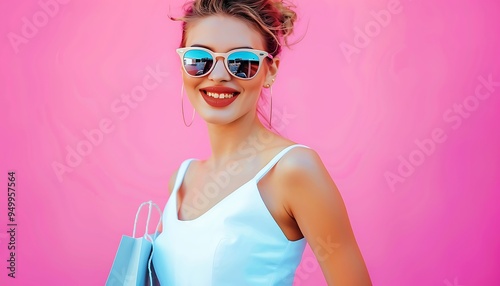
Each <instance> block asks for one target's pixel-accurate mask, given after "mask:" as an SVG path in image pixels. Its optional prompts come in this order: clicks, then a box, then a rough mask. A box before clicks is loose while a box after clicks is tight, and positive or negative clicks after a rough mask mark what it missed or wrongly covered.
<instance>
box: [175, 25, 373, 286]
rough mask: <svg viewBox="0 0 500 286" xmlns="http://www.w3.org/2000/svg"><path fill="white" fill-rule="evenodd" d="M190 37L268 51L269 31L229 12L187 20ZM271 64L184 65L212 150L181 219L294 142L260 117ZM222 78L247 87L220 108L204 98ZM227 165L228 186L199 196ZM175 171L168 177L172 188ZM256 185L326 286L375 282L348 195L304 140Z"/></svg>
mask: <svg viewBox="0 0 500 286" xmlns="http://www.w3.org/2000/svg"><path fill="white" fill-rule="evenodd" d="M186 36H187V37H186V46H192V45H202V46H205V47H207V48H209V49H211V50H212V51H214V52H228V51H230V50H232V49H235V48H238V47H251V48H254V49H259V50H265V46H264V42H263V37H262V35H261V34H260V33H259V32H258V31H257V30H255V29H254V28H253V27H252V26H251V25H249V24H247V23H246V22H244V21H242V20H240V19H237V18H234V17H230V16H222V15H215V16H210V17H206V18H203V19H200V20H197V21H196V22H194V23H191V24H190V25H189V26H188V30H187V34H186ZM266 63H267V64H265V65H264V66H263V67H262V68H261V70H260V71H259V73H258V74H257V76H256V77H255V78H253V79H252V80H247V81H245V80H239V79H237V78H235V77H233V76H231V75H230V74H229V73H228V72H227V70H226V69H225V67H224V64H223V60H222V59H218V61H217V63H216V66H215V68H214V70H213V71H212V72H211V73H210V74H209V75H207V76H205V77H201V78H192V77H189V76H187V75H186V74H185V73H184V72H183V71H182V70H181V72H182V76H183V81H184V86H185V90H186V93H187V96H188V98H189V100H190V102H191V104H192V105H193V107H194V108H195V109H196V112H197V114H198V115H199V117H201V118H202V119H203V120H204V121H205V122H206V124H207V128H208V134H209V138H210V145H211V150H212V154H211V155H210V157H209V158H207V159H205V160H198V161H193V162H192V163H191V164H190V166H189V168H188V170H187V172H186V175H185V177H184V181H183V182H182V185H181V187H180V189H179V190H178V197H177V198H175V199H177V202H178V205H180V206H181V207H180V209H179V210H178V218H179V219H180V220H192V219H196V218H197V217H199V216H201V215H203V214H204V213H205V212H206V211H208V210H209V209H210V208H212V207H213V206H214V205H216V204H217V203H218V202H220V201H221V200H222V199H224V198H225V197H226V196H227V195H228V194H230V193H231V192H233V191H234V190H236V189H237V188H238V187H240V186H241V185H243V184H244V183H246V182H247V181H248V180H250V179H251V178H253V177H254V176H255V174H256V173H257V172H258V171H259V170H260V169H261V168H262V167H263V166H264V165H265V164H267V163H268V162H269V161H270V160H271V158H272V157H274V156H275V155H276V154H277V153H278V152H279V151H281V150H282V149H284V148H285V147H287V146H290V145H292V144H295V142H293V141H290V140H288V139H286V138H283V137H281V136H279V135H276V134H274V133H273V132H271V131H269V130H267V129H266V128H265V127H264V126H263V125H262V124H261V122H260V121H259V119H258V118H257V112H256V110H257V100H258V98H259V96H260V93H261V90H262V88H264V86H265V85H267V84H269V85H272V84H273V79H275V78H276V75H277V72H278V68H279V58H275V59H274V60H273V61H267V62H266ZM216 85H222V86H228V87H231V88H234V89H236V90H238V91H240V92H241V93H240V95H239V96H238V98H237V99H236V100H235V101H234V102H233V103H232V104H230V105H229V106H227V107H224V108H214V107H211V106H210V105H208V104H207V103H206V102H205V101H204V100H203V98H202V97H201V95H200V93H199V89H200V88H204V87H207V86H216ZM259 136H260V137H259ZM255 138H266V140H255ZM245 142H246V143H247V145H245V146H250V148H254V150H255V151H256V155H255V156H252V157H249V155H248V154H242V152H241V148H240V149H238V148H239V147H240V146H241V144H242V143H245ZM249 142H251V143H249ZM228 164H233V165H232V166H237V168H236V170H237V171H238V175H237V176H231V177H230V179H229V183H228V184H227V186H226V187H225V188H222V189H221V190H220V192H218V193H217V196H216V197H215V198H210V199H209V200H208V203H205V204H200V203H198V202H199V200H198V199H199V198H200V196H203V195H202V193H201V191H200V190H203V189H204V186H206V184H207V183H210V182H213V178H212V177H211V176H210V175H209V174H211V173H212V174H218V173H220V172H223V171H227V170H228V166H229V165H228ZM177 172H178V171H175V172H174V174H172V176H171V178H170V182H169V188H170V191H171V192H172V190H173V186H174V182H175V177H176V176H177ZM258 189H259V192H260V194H261V197H262V200H263V201H264V203H265V204H266V206H267V208H268V209H269V212H270V213H271V215H272V216H273V218H274V219H275V221H276V223H277V224H278V226H279V227H280V228H281V230H282V231H283V235H284V237H286V239H288V240H291V241H295V240H298V239H301V238H302V237H305V238H306V240H307V242H308V243H309V245H310V246H311V248H312V250H313V251H314V253H315V255H316V258H317V259H318V262H319V264H320V266H321V269H322V271H323V273H324V275H325V279H326V281H327V282H328V285H356V286H362V285H371V281H370V277H369V275H368V271H367V269H366V266H365V263H364V260H363V257H362V255H361V252H360V250H359V248H358V245H357V243H356V240H355V237H354V234H353V231H352V228H351V225H350V222H349V218H348V215H347V211H346V208H345V205H344V202H343V200H342V197H341V195H340V193H339V191H338V189H337V186H336V185H335V183H334V182H333V180H332V179H331V177H330V175H329V173H328V171H327V169H326V168H325V166H324V164H323V163H322V161H321V159H320V157H319V155H318V154H317V153H316V151H314V150H312V149H307V148H300V147H298V148H294V149H292V150H290V151H289V152H288V153H287V154H285V155H284V156H283V157H282V158H281V159H280V160H279V161H278V163H277V164H276V165H275V166H274V167H273V168H272V169H271V170H270V171H269V172H268V173H267V174H266V175H265V176H264V177H263V178H262V179H261V180H260V181H259V183H258Z"/></svg>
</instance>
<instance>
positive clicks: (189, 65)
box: [177, 47, 273, 80]
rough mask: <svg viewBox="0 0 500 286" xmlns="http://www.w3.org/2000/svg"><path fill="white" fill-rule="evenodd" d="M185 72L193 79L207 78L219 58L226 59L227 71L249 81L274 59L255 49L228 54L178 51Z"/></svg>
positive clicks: (233, 51) (193, 49) (234, 51)
mask: <svg viewBox="0 0 500 286" xmlns="http://www.w3.org/2000/svg"><path fill="white" fill-rule="evenodd" d="M177 53H178V54H179V56H180V57H181V61H182V66H183V68H184V71H185V72H186V73H187V74H188V75H189V76H192V77H202V76H206V75H207V74H209V73H210V72H212V70H213V69H214V67H215V63H216V62H217V58H218V57H222V58H224V66H225V67H226V69H227V71H228V72H229V73H230V74H231V75H233V76H234V77H236V78H239V79H245V80H249V79H252V78H254V77H255V75H256V74H257V73H258V72H259V70H260V67H261V66H262V62H263V61H264V59H265V58H270V59H272V58H273V56H272V55H270V54H269V53H268V52H265V51H260V50H254V49H236V50H232V51H230V52H227V53H214V52H212V51H211V50H209V49H205V48H201V47H186V48H179V49H177Z"/></svg>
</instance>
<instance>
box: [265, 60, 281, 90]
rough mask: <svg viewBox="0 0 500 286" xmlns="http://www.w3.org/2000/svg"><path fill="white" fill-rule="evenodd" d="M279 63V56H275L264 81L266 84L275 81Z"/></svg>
mask: <svg viewBox="0 0 500 286" xmlns="http://www.w3.org/2000/svg"><path fill="white" fill-rule="evenodd" d="M279 65H280V58H279V57H276V58H274V59H273V62H272V63H270V64H269V65H268V69H267V75H266V81H265V83H264V85H265V86H266V85H269V86H271V85H272V84H273V83H274V79H275V78H276V75H277V74H278V69H279Z"/></svg>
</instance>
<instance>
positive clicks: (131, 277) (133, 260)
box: [106, 201, 161, 286]
mask: <svg viewBox="0 0 500 286" xmlns="http://www.w3.org/2000/svg"><path fill="white" fill-rule="evenodd" d="M146 205H148V206H149V211H148V218H147V221H146V230H145V231H144V235H143V236H142V237H136V229H137V219H138V217H139V213H140V211H141V209H142V208H143V207H144V206H146ZM153 206H154V207H155V208H156V209H157V210H158V211H159V213H160V220H159V222H158V224H157V226H156V232H155V233H154V234H153V235H149V234H148V233H147V232H148V228H149V220H150V218H151V211H152V208H153ZM160 223H161V210H160V208H159V207H158V205H157V204H155V203H153V202H152V201H149V202H144V203H142V204H141V205H140V206H139V209H138V210H137V213H136V215H135V222H134V231H133V233H132V237H130V236H127V235H123V236H122V239H121V241H120V245H119V246H118V250H117V251H116V256H115V260H114V261H113V266H112V267H111V271H110V272H109V276H108V280H107V281H106V286H146V285H150V286H154V285H159V283H158V281H157V278H156V275H155V273H154V271H153V269H152V263H151V257H152V255H153V250H154V249H153V241H154V239H156V236H157V235H158V227H159V225H160Z"/></svg>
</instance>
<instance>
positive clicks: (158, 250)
mask: <svg viewBox="0 0 500 286" xmlns="http://www.w3.org/2000/svg"><path fill="white" fill-rule="evenodd" d="M298 146H301V147H305V148H309V147H307V146H305V145H299V144H295V145H291V146H288V147H287V148H285V149H283V150H282V151H281V152H279V153H278V154H277V155H276V156H275V157H274V158H273V159H272V160H271V161H270V162H269V163H268V164H267V165H266V166H264V168H262V169H261V170H260V171H259V172H258V173H257V175H256V176H255V177H253V178H252V179H251V180H250V181H248V182H246V183H245V184H244V185H242V186H241V187H239V188H238V189H236V190H235V191H233V192H232V193H230V194H229V195H228V196H227V197H225V198H224V199H222V200H221V201H220V202H219V203H217V204H216V205H215V206H213V207H212V208H211V209H209V210H208V211H207V212H205V213H204V214H202V215H201V216H199V217H198V218H196V219H193V220H179V219H178V206H177V191H178V189H179V187H180V185H181V183H182V180H183V178H184V175H185V173H186V170H187V168H188V166H189V163H190V162H191V161H192V160H194V159H187V160H186V161H184V162H183V163H182V164H181V166H180V168H179V171H178V174H177V178H176V181H175V185H174V188H173V190H172V195H171V197H170V199H169V200H168V202H167V204H166V206H165V210H164V213H163V218H162V219H163V232H162V233H161V234H160V235H159V236H158V237H157V238H156V240H155V242H154V254H153V265H154V268H155V271H156V275H157V276H158V280H159V282H160V284H161V285H162V286H170V285H175V286H210V285H214V286H219V285H220V286H223V285H231V286H235V285H238V286H243V285H269V286H285V285H286V286H290V285H292V283H293V279H294V274H295V270H296V269H297V266H298V265H299V263H300V261H301V258H302V254H303V251H304V248H305V244H306V241H305V238H302V239H299V240H297V241H290V240H288V239H287V237H286V236H285V235H284V234H283V232H282V230H281V229H280V227H279V226H278V224H277V223H276V221H275V220H274V218H273V217H272V215H271V213H270V212H269V210H268V209H267V207H266V205H265V204H264V201H263V200H262V197H261V196H260V193H259V190H258V189H257V183H258V181H259V180H260V179H261V178H262V177H263V176H264V175H265V174H266V173H267V172H268V171H269V170H270V169H271V168H272V167H273V166H274V165H275V164H276V163H277V162H278V161H279V160H280V159H281V157H282V156H283V155H285V153H286V152H288V150H290V149H292V148H294V147H298Z"/></svg>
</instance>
